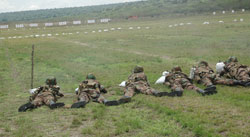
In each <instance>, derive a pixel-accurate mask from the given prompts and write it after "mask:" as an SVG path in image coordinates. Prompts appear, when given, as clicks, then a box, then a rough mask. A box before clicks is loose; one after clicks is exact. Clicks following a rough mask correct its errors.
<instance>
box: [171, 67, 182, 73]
mask: <svg viewBox="0 0 250 137" xmlns="http://www.w3.org/2000/svg"><path fill="white" fill-rule="evenodd" d="M172 72H182V70H181V67H180V66H175V67H173V68H172Z"/></svg>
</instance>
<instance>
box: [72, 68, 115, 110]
mask: <svg viewBox="0 0 250 137" xmlns="http://www.w3.org/2000/svg"><path fill="white" fill-rule="evenodd" d="M101 93H107V90H106V89H105V88H104V87H103V86H102V85H101V84H100V83H99V82H98V81H97V80H96V78H95V76H94V75H93V74H91V73H90V74H88V75H87V77H86V80H84V81H83V82H82V83H81V84H80V85H79V88H78V92H77V100H78V102H76V103H74V104H72V106H71V108H82V107H84V106H85V105H86V104H87V103H89V102H90V101H94V102H98V103H102V104H105V105H106V106H114V105H119V102H118V101H117V100H113V101H108V100H106V99H105V98H104V97H103V96H102V94H101Z"/></svg>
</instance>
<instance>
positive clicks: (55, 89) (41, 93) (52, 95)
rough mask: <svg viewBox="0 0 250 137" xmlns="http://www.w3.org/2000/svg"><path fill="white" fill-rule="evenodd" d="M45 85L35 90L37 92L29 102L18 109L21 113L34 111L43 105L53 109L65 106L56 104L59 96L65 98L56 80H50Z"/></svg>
mask: <svg viewBox="0 0 250 137" xmlns="http://www.w3.org/2000/svg"><path fill="white" fill-rule="evenodd" d="M45 83H46V85H45V86H40V87H38V88H36V89H35V91H34V92H33V94H32V95H31V96H30V98H29V102H28V103H27V104H24V105H22V106H21V107H20V108H19V109H18V111H19V112H25V111H26V110H28V109H34V108H37V107H40V106H42V105H47V106H49V107H50V108H51V109H54V108H58V107H63V106H64V103H56V101H57V96H59V97H63V96H64V95H63V94H62V93H60V91H59V90H60V87H59V86H57V85H56V84H57V82H56V78H54V77H53V78H48V79H47V80H46V82H45Z"/></svg>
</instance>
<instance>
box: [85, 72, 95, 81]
mask: <svg viewBox="0 0 250 137" xmlns="http://www.w3.org/2000/svg"><path fill="white" fill-rule="evenodd" d="M86 79H93V80H96V77H95V75H94V74H92V73H89V74H88V75H87V77H86Z"/></svg>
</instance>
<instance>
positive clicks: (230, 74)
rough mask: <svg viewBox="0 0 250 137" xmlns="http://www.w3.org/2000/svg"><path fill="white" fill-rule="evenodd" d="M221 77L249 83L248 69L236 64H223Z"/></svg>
mask: <svg viewBox="0 0 250 137" xmlns="http://www.w3.org/2000/svg"><path fill="white" fill-rule="evenodd" d="M221 75H224V76H226V77H227V78H231V79H236V80H241V81H243V82H250V76H249V75H250V68H249V67H248V66H246V65H242V64H239V63H238V62H225V66H224V70H223V71H222V72H221Z"/></svg>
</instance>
